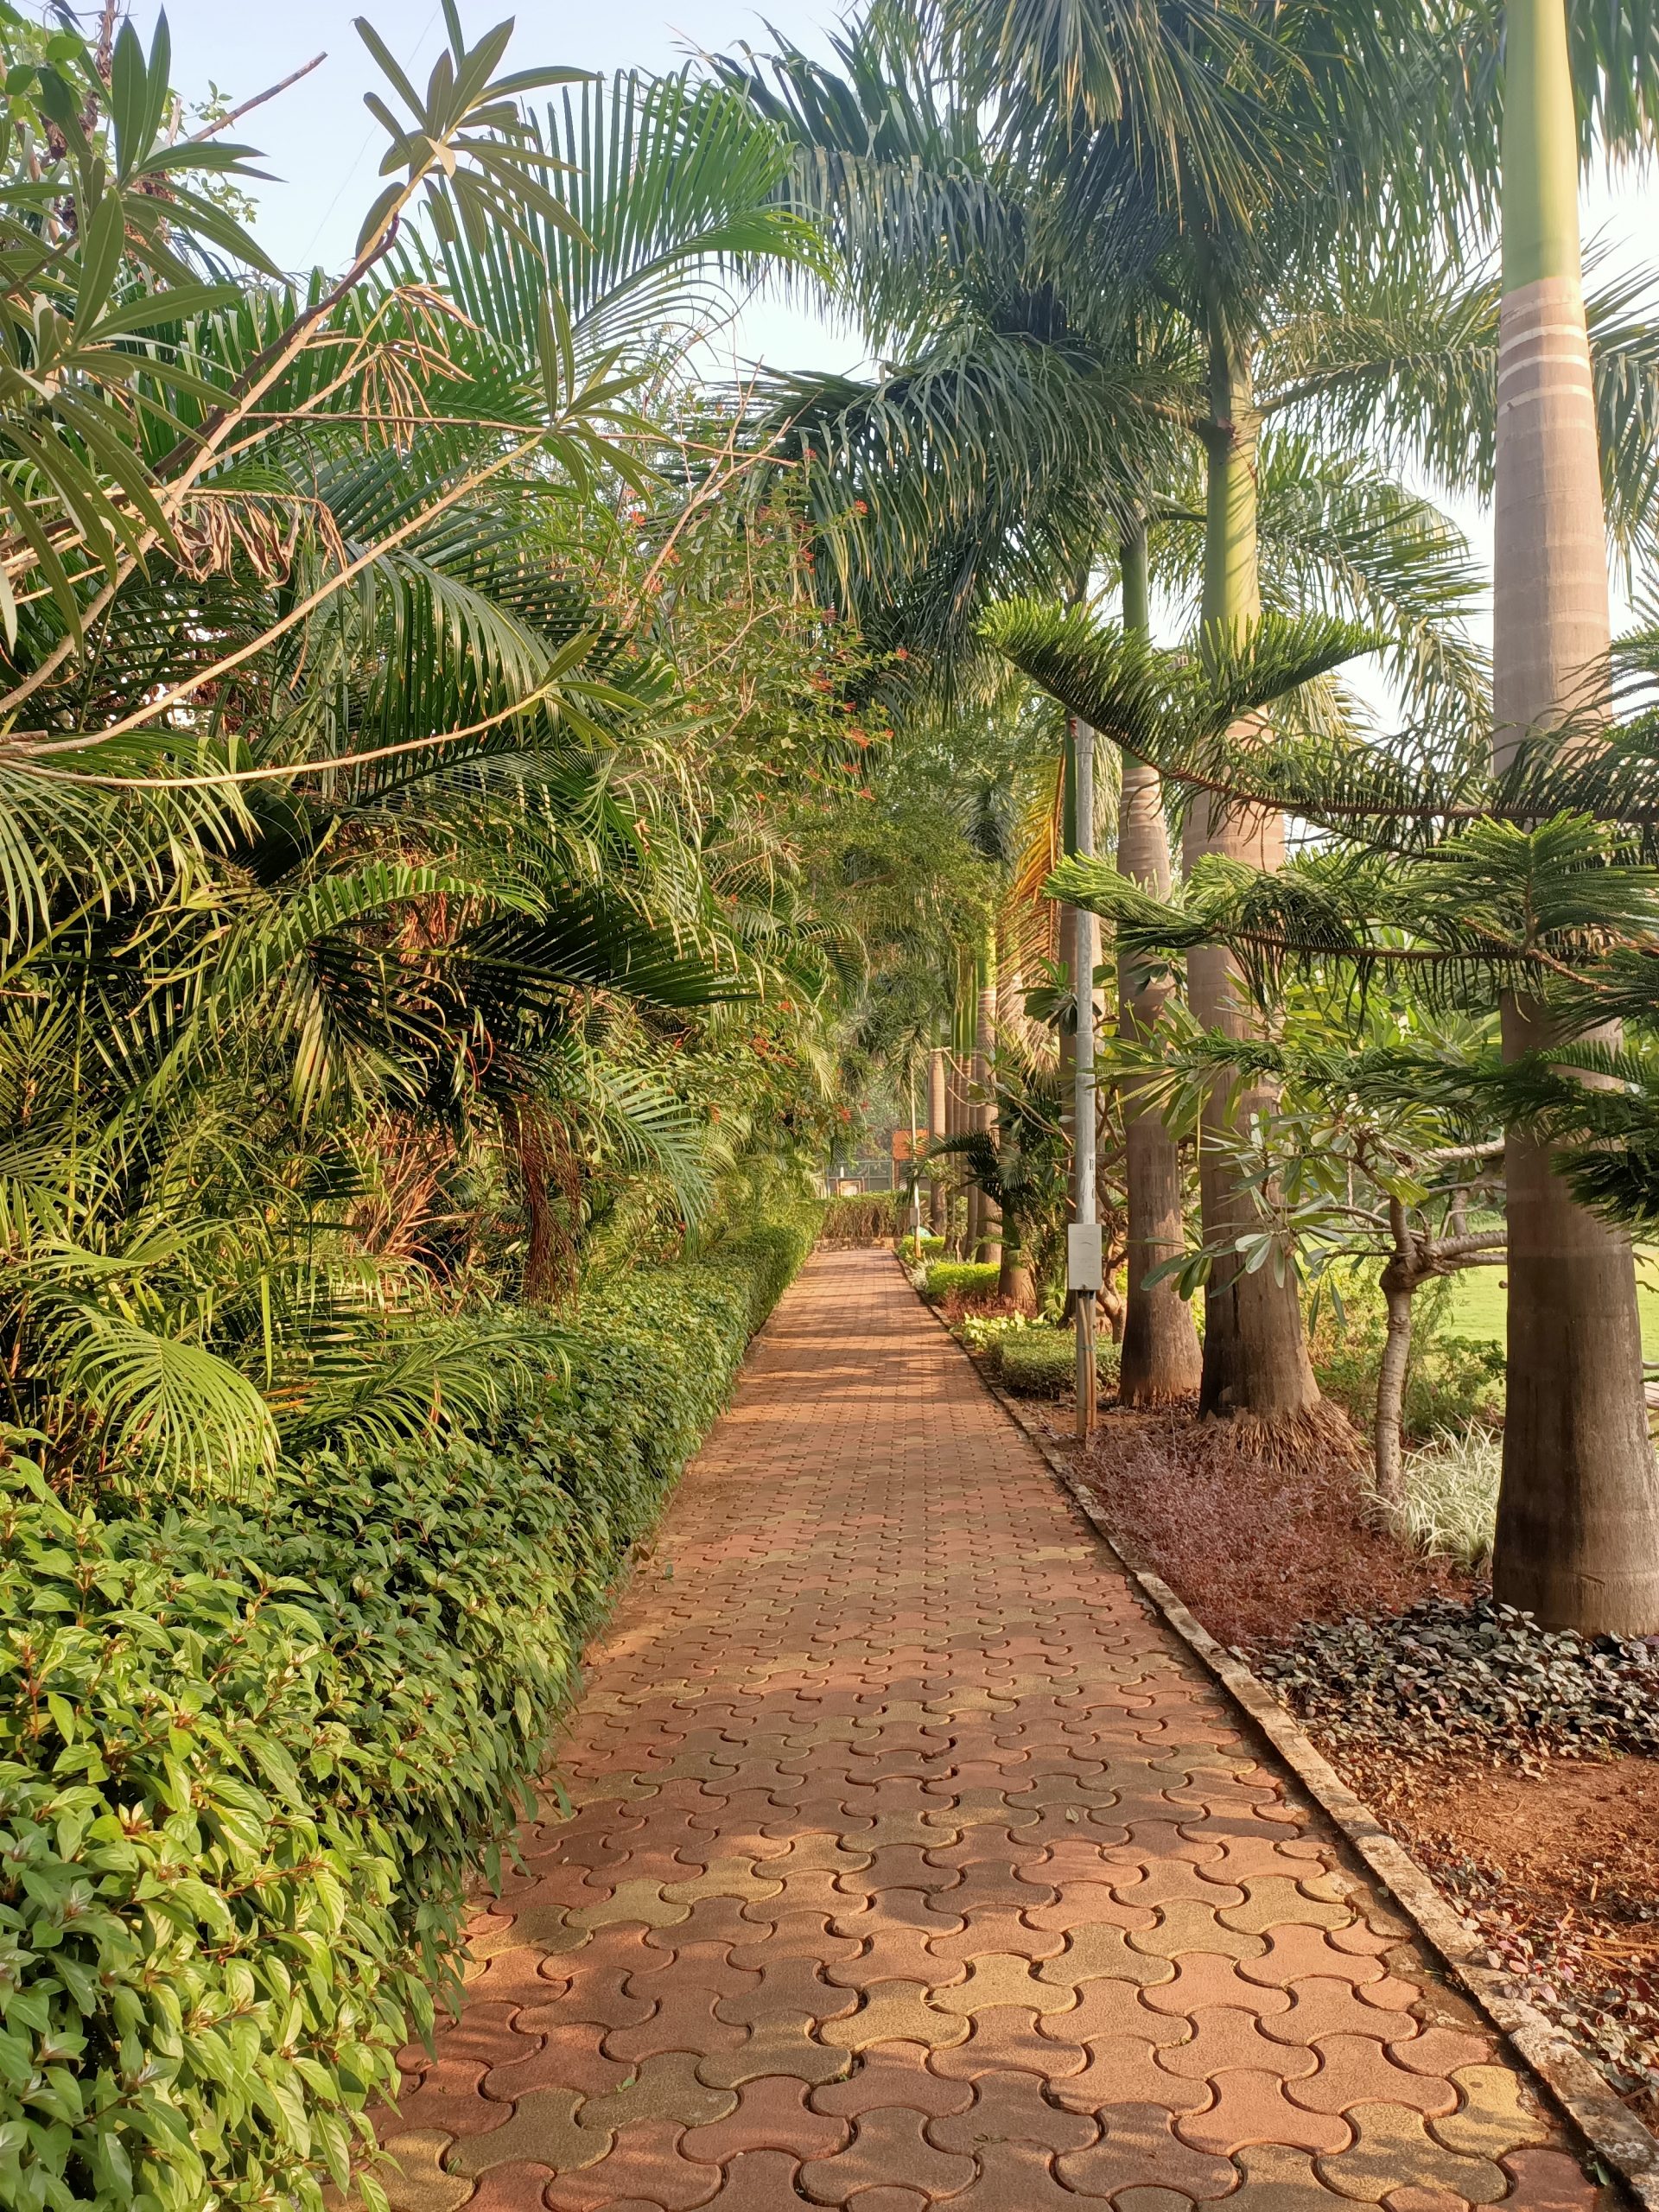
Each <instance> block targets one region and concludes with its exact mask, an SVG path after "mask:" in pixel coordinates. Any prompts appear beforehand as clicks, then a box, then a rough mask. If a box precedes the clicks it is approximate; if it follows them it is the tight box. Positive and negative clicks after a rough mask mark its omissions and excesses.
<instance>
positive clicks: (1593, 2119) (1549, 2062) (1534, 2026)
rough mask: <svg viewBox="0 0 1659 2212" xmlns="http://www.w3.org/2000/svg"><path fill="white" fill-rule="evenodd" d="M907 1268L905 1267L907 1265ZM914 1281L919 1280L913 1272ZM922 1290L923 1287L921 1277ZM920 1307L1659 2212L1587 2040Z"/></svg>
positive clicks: (1642, 2152)
mask: <svg viewBox="0 0 1659 2212" xmlns="http://www.w3.org/2000/svg"><path fill="white" fill-rule="evenodd" d="M900 1272H901V1273H904V1272H905V1271H904V1270H903V1268H901V1269H900ZM905 1280H906V1282H909V1281H910V1277H909V1274H907V1273H906V1274H905ZM911 1287H912V1290H914V1289H915V1285H914V1284H913V1283H912V1284H911ZM916 1297H917V1303H918V1305H919V1306H922V1308H923V1309H924V1311H925V1312H926V1313H930V1314H931V1315H932V1318H933V1319H934V1321H935V1322H936V1323H937V1324H938V1326H939V1328H940V1329H942V1330H943V1331H944V1334H945V1335H946V1336H947V1337H949V1338H950V1342H951V1343H952V1344H954V1345H955V1346H956V1348H957V1351H958V1352H959V1353H960V1354H961V1355H962V1357H963V1359H965V1360H967V1362H968V1364H969V1367H971V1368H972V1369H973V1370H974V1372H975V1374H976V1375H977V1376H978V1377H979V1380H980V1383H982V1386H983V1388H984V1389H986V1390H987V1391H988V1393H989V1394H990V1395H991V1396H992V1397H993V1398H995V1401H996V1402H997V1403H998V1405H1000V1406H1001V1408H1002V1410H1003V1412H1004V1413H1005V1414H1007V1416H1008V1419H1009V1420H1010V1421H1012V1422H1013V1423H1014V1427H1016V1428H1017V1429H1019V1431H1020V1433H1021V1435H1022V1436H1024V1437H1025V1438H1026V1440H1027V1442H1029V1443H1031V1444H1033V1445H1034V1446H1036V1448H1037V1450H1038V1451H1039V1452H1040V1453H1041V1454H1042V1457H1043V1459H1044V1460H1045V1462H1046V1464H1047V1465H1048V1467H1049V1469H1050V1471H1051V1472H1052V1474H1053V1475H1054V1476H1055V1477H1056V1478H1058V1481H1059V1483H1060V1484H1061V1485H1062V1487H1063V1488H1064V1489H1065V1491H1066V1493H1067V1495H1068V1496H1069V1497H1071V1500H1072V1502H1073V1503H1074V1504H1075V1505H1076V1506H1077V1510H1078V1511H1079V1512H1080V1513H1081V1514H1082V1515H1083V1516H1084V1519H1085V1520H1086V1521H1087V1522H1088V1523H1089V1525H1090V1529H1092V1530H1093V1531H1094V1533H1095V1535H1096V1536H1097V1537H1098V1538H1099V1539H1100V1541H1101V1542H1102V1543H1103V1544H1104V1545H1105V1547H1106V1548H1107V1550H1108V1551H1109V1552H1110V1553H1111V1554H1112V1556H1113V1557H1114V1558H1115V1559H1116V1560H1117V1561H1118V1563H1119V1565H1120V1566H1121V1567H1122V1569H1123V1571H1124V1573H1126V1574H1128V1576H1129V1578H1130V1579H1131V1580H1133V1581H1134V1582H1135V1583H1137V1584H1138V1585H1139V1586H1140V1588H1141V1591H1142V1592H1144V1593H1145V1595H1146V1597H1147V1600H1148V1602H1149V1603H1150V1604H1151V1605H1152V1606H1153V1608H1154V1611H1156V1612H1157V1613H1159V1614H1160V1616H1161V1617H1162V1618H1163V1619H1164V1620H1165V1621H1166V1623H1167V1624H1168V1625H1169V1627H1170V1628H1171V1629H1173V1630H1174V1632H1175V1634H1176V1635H1177V1636H1178V1637H1180V1639H1181V1641H1182V1643H1185V1645H1186V1647H1187V1649H1189V1650H1190V1651H1191V1652H1192V1654H1193V1656H1195V1657H1196V1658H1197V1659H1198V1661H1199V1662H1200V1663H1201V1664H1202V1665H1203V1666H1204V1667H1205V1669H1207V1671H1208V1672H1209V1673H1210V1674H1211V1675H1214V1676H1215V1678H1216V1680H1217V1681H1218V1682H1220V1684H1221V1685H1222V1687H1223V1688H1224V1690H1225V1691H1226V1692H1227V1694H1229V1696H1230V1697H1231V1699H1232V1700H1233V1701H1234V1703H1235V1704H1236V1705H1239V1706H1242V1707H1243V1710H1244V1712H1245V1713H1247V1714H1248V1715H1249V1719H1250V1720H1251V1721H1253V1722H1254V1724H1255V1727H1256V1728H1257V1730H1258V1731H1259V1732H1261V1734H1262V1735H1263V1736H1265V1737H1266V1738H1267V1739H1268V1743H1269V1744H1271V1745H1272V1746H1273V1748H1274V1751H1277V1752H1278V1754H1279V1756H1280V1758H1281V1759H1283V1761H1284V1762H1285V1764H1286V1765H1287V1767H1289V1768H1290V1770H1291V1771H1292V1773H1293V1774H1294V1775H1295V1777H1296V1778H1297V1780H1298V1781H1299V1782H1300V1783H1301V1784H1302V1786H1303V1787H1304V1789H1306V1791H1307V1793H1308V1795H1309V1796H1311V1797H1312V1798H1313V1801H1314V1802H1315V1803H1316V1804H1318V1805H1319V1807H1320V1808H1322V1809H1323V1810H1324V1811H1325V1813H1327V1814H1328V1815H1330V1817H1331V1819H1332V1820H1333V1821H1335V1822H1336V1824H1337V1826H1338V1828H1339V1829H1340V1830H1341V1831H1342V1833H1343V1834H1344V1836H1345V1837H1346V1838H1347V1840H1348V1841H1349V1842H1350V1843H1351V1845H1352V1846H1353V1847H1354V1849H1355V1850H1356V1851H1357V1853H1359V1856H1360V1857H1361V1858H1362V1859H1363V1860H1364V1862H1365V1864H1366V1866H1369V1867H1370V1871H1371V1872H1372V1873H1373V1874H1374V1875H1375V1876H1376V1879H1377V1880H1378V1882H1379V1883H1380V1884H1381V1885H1382V1887H1383V1891H1384V1893H1385V1895H1387V1896H1389V1897H1392V1898H1393V1900H1394V1901H1395V1904H1398V1905H1399V1907H1400V1908H1401V1910H1402V1911H1403V1912H1404V1914H1405V1916H1406V1917H1407V1918H1408V1920H1409V1921H1410V1922H1411V1923H1412V1925H1413V1926H1414V1928H1415V1929H1417V1931H1418V1933H1419V1934H1420V1935H1421V1936H1422V1938H1423V1940H1424V1941H1425V1942H1427V1944H1428V1946H1429V1948H1430V1949H1431V1950H1433V1951H1434V1952H1435V1953H1437V1954H1438V1955H1439V1956H1440V1959H1441V1960H1443V1961H1444V1962H1445V1964H1446V1967H1448V1968H1449V1969H1450V1971H1451V1974H1452V1978H1453V1980H1456V1981H1458V1982H1459V1983H1460V1984H1461V1986H1463V1988H1464V1989H1465V1991H1466V1992H1467V1993H1468V1994H1469V1995H1470V1996H1471V1998H1472V1999H1474V2001H1475V2003H1476V2004H1477V2005H1478V2006H1479V2008H1480V2010H1481V2011H1482V2012H1484V2014H1485V2015H1486V2017H1487V2018H1488V2019H1489V2020H1490V2021H1491V2023H1492V2024H1493V2026H1494V2027H1495V2028H1496V2029H1497V2031H1498V2032H1499V2034H1500V2035H1501V2036H1503V2038H1504V2039H1505V2041H1506V2042H1507V2043H1508V2044H1510V2048H1511V2049H1512V2050H1514V2051H1515V2053H1516V2056H1517V2057H1518V2058H1519V2059H1520V2060H1521V2062H1522V2065H1523V2067H1524V2068H1525V2069H1527V2071H1528V2072H1529V2073H1530V2074H1532V2075H1535V2077H1536V2078H1537V2079H1538V2080H1539V2081H1540V2082H1542V2084H1543V2086H1544V2087H1545V2088H1546V2089H1547V2090H1548V2093H1549V2096H1550V2101H1552V2103H1554V2105H1556V2106H1557V2107H1559V2108H1560V2111H1561V2112H1562V2113H1563V2114H1564V2115H1565V2116H1566V2118H1567V2120H1569V2121H1570V2123H1571V2124H1572V2126H1573V2128H1574V2129H1575V2130H1576V2131H1577V2133H1579V2135H1580V2136H1581V2137H1582V2139H1583V2140H1584V2142H1585V2143H1586V2145H1587V2146H1588V2148H1589V2150H1590V2152H1591V2153H1592V2156H1593V2157H1594V2158H1596V2159H1597V2160H1598V2161H1599V2163H1600V2164H1601V2165H1602V2166H1603V2167H1604V2168H1605V2169H1606V2170H1607V2172H1608V2174H1609V2175H1610V2176H1611V2175H1614V2174H1616V2175H1617V2176H1618V2177H1619V2179H1620V2180H1621V2181H1622V2182H1623V2183H1624V2186H1625V2187H1626V2189H1628V2190H1629V2191H1630V2196H1631V2197H1632V2199H1633V2200H1634V2202H1636V2203H1637V2205H1639V2206H1641V2207H1642V2208H1643V2212H1659V2136H1656V2135H1655V2134H1654V2133H1652V2131H1651V2130H1650V2129H1649V2128H1647V2127H1646V2126H1643V2123H1642V2121H1641V2120H1638V2119H1637V2116H1636V2114H1635V2113H1633V2112H1632V2111H1631V2110H1630V2107H1629V2106H1628V2105H1627V2104H1626V2103H1625V2102H1624V2100H1623V2098H1622V2097H1619V2096H1618V2095H1617V2094H1615V2093H1614V2091H1613V2090H1612V2089H1611V2088H1609V2086H1608V2084H1607V2083H1606V2082H1605V2081H1604V2080H1603V2078H1602V2076H1601V2075H1600V2074H1599V2073H1598V2072H1597V2070H1596V2069H1595V2068H1594V2067H1593V2066H1592V2064H1591V2063H1590V2061H1589V2060H1588V2059H1587V2058H1586V2056H1585V2055H1584V2053H1583V2051H1582V2050H1580V2047H1579V2045H1578V2044H1576V2043H1575V2042H1573V2038H1572V2037H1570V2036H1568V2035H1567V2034H1566V2033H1565V2032H1564V2031H1562V2030H1561V2029H1560V2028H1557V2027H1555V2026H1554V2025H1553V2024H1551V2022H1549V2021H1548V2020H1547V2019H1546V2018H1544V2016H1543V2014H1542V2013H1541V2012H1539V2011H1538V2010H1537V2009H1536V2008H1535V2006H1534V2005H1529V2004H1527V2003H1526V2002H1525V2001H1524V2000H1523V1999H1520V1998H1516V1997H1510V1996H1509V1995H1508V1994H1507V1993H1505V1991H1504V1988H1503V1979H1502V1977H1501V1976H1500V1975H1498V1974H1495V1973H1494V1972H1493V1971H1492V1969H1491V1967H1486V1966H1484V1965H1483V1964H1482V1963H1481V1962H1480V1957H1479V1953H1480V1951H1481V1949H1482V1948H1483V1946H1482V1945H1481V1944H1480V1943H1479V1942H1478V1939H1477V1938H1475V1937H1474V1936H1471V1934H1470V1933H1469V1930H1468V1929H1467V1928H1466V1927H1465V1924H1464V1922H1463V1921H1462V1919H1461V1918H1460V1917H1459V1915H1458V1913H1457V1912H1456V1911H1455V1910H1453V1908H1452V1906H1451V1905H1450V1904H1448V1903H1447V1902H1446V1899H1445V1898H1444V1897H1442V1896H1441V1895H1440V1891H1438V1890H1437V1889H1436V1888H1435V1886H1434V1885H1433V1882H1432V1881H1431V1880H1430V1879H1429V1878H1428V1876H1427V1874H1426V1873H1425V1872H1423V1870H1422V1868H1421V1866H1419V1865H1418V1864H1417V1861H1416V1860H1415V1859H1414V1858H1413V1857H1412V1855H1411V1853H1409V1852H1408V1850H1407V1849H1406V1847H1405V1846H1404V1845H1403V1844H1402V1843H1401V1842H1400V1841H1399V1840H1398V1839H1397V1838H1396V1837H1395V1836H1392V1835H1390V1834H1389V1831H1388V1830H1387V1829H1386V1828H1385V1827H1383V1824H1382V1822H1381V1821H1379V1820H1378V1819H1377V1817H1376V1814H1375V1813H1373V1812H1372V1810H1371V1809H1370V1806H1369V1805H1367V1804H1366V1803H1365V1802H1363V1799H1361V1798H1359V1797H1357V1796H1355V1794H1354V1792H1353V1791H1352V1790H1351V1789H1350V1788H1349V1787H1348V1785H1347V1783H1345V1782H1344V1780H1343V1779H1342V1777H1341V1776H1340V1775H1339V1774H1338V1772H1337V1770H1336V1769H1335V1768H1334V1767H1333V1766H1332V1764H1331V1762H1330V1761H1329V1760H1328V1759H1327V1758H1325V1756H1324V1754H1323V1753H1322V1752H1321V1751H1319V1750H1317V1749H1316V1747H1315V1745H1314V1744H1313V1739H1312V1738H1310V1737H1309V1736H1307V1735H1306V1733H1305V1732H1304V1731H1303V1730H1302V1729H1301V1728H1300V1726H1298V1725H1297V1723H1296V1721H1295V1720H1294V1719H1293V1717H1292V1715H1291V1713H1289V1711H1288V1709H1287V1707H1284V1706H1282V1705H1281V1703H1280V1702H1279V1700H1278V1699H1277V1698H1276V1697H1275V1696H1274V1694H1273V1692H1272V1691H1271V1690H1270V1689H1268V1688H1267V1686H1266V1684H1265V1683H1263V1682H1262V1681H1258V1679H1257V1678H1256V1676H1255V1675H1254V1674H1252V1673H1251V1671H1250V1669H1249V1668H1248V1667H1247V1666H1246V1665H1245V1664H1244V1662H1243V1660H1242V1659H1236V1658H1234V1656H1233V1655H1232V1654H1231V1652H1230V1651H1229V1650H1227V1649H1225V1647H1224V1645H1222V1644H1219V1643H1217V1641H1216V1639H1215V1637H1213V1636H1211V1634H1210V1632H1209V1630H1207V1629H1205V1628H1203V1627H1201V1626H1200V1625H1199V1624H1198V1621H1196V1620H1195V1619H1194V1618H1193V1617H1192V1614H1191V1613H1190V1612H1189V1611H1187V1609H1186V1607H1185V1605H1183V1604H1182V1603H1181V1601H1180V1599H1179V1598H1178V1597H1177V1596H1176V1595H1175V1592H1173V1590H1172V1589H1171V1588H1170V1586H1169V1585H1168V1583H1166V1581H1165V1580H1164V1579H1163V1577H1162V1576H1161V1575H1159V1574H1154V1573H1153V1572H1152V1570H1151V1569H1150V1568H1149V1567H1140V1566H1137V1565H1136V1563H1135V1560H1133V1559H1131V1558H1130V1557H1129V1555H1128V1553H1126V1552H1125V1551H1124V1550H1123V1549H1122V1547H1121V1546H1120V1544H1119V1543H1118V1541H1117V1539H1116V1537H1115V1536H1114V1535H1113V1534H1112V1532H1111V1529H1109V1526H1108V1525H1107V1522H1106V1519H1105V1516H1104V1515H1103V1513H1102V1512H1101V1510H1100V1508H1099V1506H1098V1505H1096V1503H1095V1501H1094V1499H1093V1498H1092V1497H1090V1495H1089V1493H1088V1491H1086V1490H1085V1489H1084V1486H1083V1485H1082V1484H1081V1483H1079V1482H1078V1481H1077V1479H1076V1478H1075V1476H1074V1475H1073V1473H1072V1471H1071V1467H1070V1465H1068V1464H1067V1462H1066V1461H1065V1459H1063V1458H1062V1457H1061V1455H1060V1454H1059V1452H1057V1451H1055V1450H1054V1448H1053V1447H1052V1445H1051V1444H1050V1443H1049V1442H1048V1440H1047V1439H1046V1437H1044V1436H1043V1435H1042V1434H1041V1433H1039V1430H1038V1428H1037V1427H1036V1425H1035V1423H1034V1422H1033V1420H1032V1419H1031V1417H1030V1415H1029V1414H1027V1412H1026V1409H1025V1408H1024V1407H1022V1406H1021V1405H1020V1403H1019V1402H1018V1401H1017V1400H1016V1399H1014V1398H1012V1397H1010V1395H1008V1393H1007V1391H1006V1390H1004V1389H1001V1388H1000V1387H999V1386H998V1385H997V1384H996V1383H993V1382H992V1381H991V1380H990V1378H989V1376H987V1375H986V1373H985V1372H984V1370H983V1369H982V1367H981V1366H980V1364H979V1363H978V1361H977V1360H976V1359H974V1358H973V1357H971V1356H970V1355H969V1351H968V1350H967V1348H966V1346H965V1345H963V1343H962V1342H961V1340H960V1338H957V1335H956V1334H955V1333H954V1332H953V1331H952V1330H951V1329H950V1325H949V1324H948V1323H947V1322H946V1321H945V1320H944V1318H943V1317H942V1316H941V1315H940V1314H939V1313H938V1312H936V1311H935V1309H934V1307H933V1306H931V1305H929V1304H928V1301H927V1300H926V1299H925V1298H924V1297H922V1295H921V1294H920V1292H919V1291H917V1293H916Z"/></svg>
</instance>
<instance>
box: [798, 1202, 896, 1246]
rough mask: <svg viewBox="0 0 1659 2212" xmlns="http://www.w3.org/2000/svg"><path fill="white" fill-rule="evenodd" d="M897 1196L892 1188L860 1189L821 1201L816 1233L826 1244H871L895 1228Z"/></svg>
mask: <svg viewBox="0 0 1659 2212" xmlns="http://www.w3.org/2000/svg"><path fill="white" fill-rule="evenodd" d="M899 1227H900V1224H899V1197H898V1194H897V1193H896V1192H893V1191H864V1192H860V1193H859V1194H858V1195H857V1196H856V1197H855V1198H828V1199H826V1200H825V1201H824V1208H823V1227H822V1228H821V1229H820V1230H819V1231H818V1235H819V1236H820V1237H821V1238H822V1239H823V1242H824V1243H826V1244H874V1243H877V1242H878V1241H879V1240H880V1238H881V1237H883V1236H898V1234H899Z"/></svg>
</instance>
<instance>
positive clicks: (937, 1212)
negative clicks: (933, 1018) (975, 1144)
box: [927, 1045, 949, 1236]
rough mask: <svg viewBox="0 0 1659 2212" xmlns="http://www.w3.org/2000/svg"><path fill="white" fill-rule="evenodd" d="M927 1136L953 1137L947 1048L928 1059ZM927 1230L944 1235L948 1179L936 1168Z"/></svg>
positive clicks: (933, 1138) (930, 1187)
mask: <svg viewBox="0 0 1659 2212" xmlns="http://www.w3.org/2000/svg"><path fill="white" fill-rule="evenodd" d="M927 1134H928V1135H929V1137H930V1138H931V1141H933V1142H934V1143H935V1144H938V1142H939V1141H940V1139H941V1138H943V1137H944V1136H946V1135H949V1131H948V1129H947V1128H946V1126H945V1119H944V1046H942V1045H936V1046H934V1047H933V1050H932V1051H931V1052H930V1053H929V1054H928V1056H927ZM927 1226H928V1230H929V1232H930V1234H931V1235H932V1236H943V1235H944V1176H943V1175H941V1174H940V1173H939V1172H938V1169H937V1167H936V1168H935V1170H934V1172H933V1175H932V1179H931V1181H930V1182H929V1184H928V1186H927Z"/></svg>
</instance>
